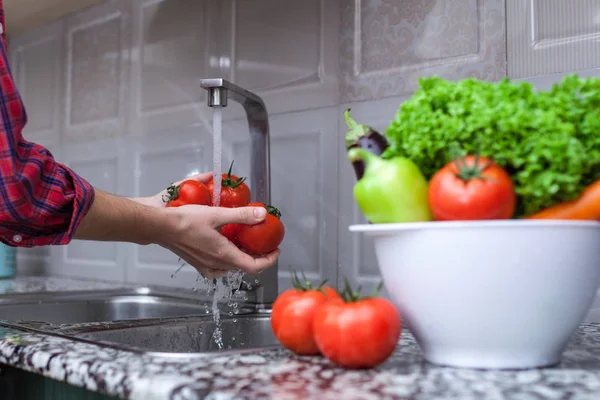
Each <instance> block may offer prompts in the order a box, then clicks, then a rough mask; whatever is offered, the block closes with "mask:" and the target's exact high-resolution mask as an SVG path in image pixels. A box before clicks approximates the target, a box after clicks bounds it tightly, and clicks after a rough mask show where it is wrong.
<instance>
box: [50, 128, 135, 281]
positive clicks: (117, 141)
mask: <svg viewBox="0 0 600 400" xmlns="http://www.w3.org/2000/svg"><path fill="white" fill-rule="evenodd" d="M91 146H92V145H90V144H89V143H75V144H68V145H65V146H63V149H62V154H61V161H62V162H63V163H64V164H65V165H67V166H68V167H69V168H71V169H73V170H74V171H76V172H77V173H78V174H79V175H80V176H81V177H83V178H84V179H86V180H87V181H88V182H90V183H91V184H92V185H93V186H94V187H95V188H97V189H100V190H103V191H106V192H108V193H115V194H120V195H131V193H129V192H128V188H129V187H131V184H132V182H131V179H130V175H128V174H126V173H123V172H124V171H126V166H124V165H123V160H125V159H126V158H127V152H128V149H127V147H126V144H125V143H124V139H123V138H112V139H106V140H103V141H96V142H94V143H93V151H90V149H91ZM126 251H127V245H126V244H123V243H115V242H95V241H81V240H74V241H72V242H71V243H70V244H68V245H67V246H55V247H52V248H51V261H52V262H51V264H50V265H49V266H48V269H49V270H50V272H52V273H56V274H61V275H69V276H77V277H85V278H96V279H103V280H111V281H119V282H123V281H124V280H125V267H124V266H125V264H126V261H127V256H126Z"/></svg>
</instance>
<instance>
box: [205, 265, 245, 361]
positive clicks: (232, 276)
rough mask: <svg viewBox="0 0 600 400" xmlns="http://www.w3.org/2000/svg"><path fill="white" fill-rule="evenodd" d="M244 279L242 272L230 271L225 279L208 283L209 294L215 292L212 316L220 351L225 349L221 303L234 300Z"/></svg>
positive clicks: (214, 333) (215, 337)
mask: <svg viewBox="0 0 600 400" xmlns="http://www.w3.org/2000/svg"><path fill="white" fill-rule="evenodd" d="M243 277H244V273H243V272H242V271H228V272H227V275H226V276H225V278H221V279H213V280H212V281H210V282H209V283H208V293H209V294H210V292H211V291H214V293H213V302H212V314H213V320H214V322H215V330H214V332H213V336H212V339H213V340H214V341H215V343H216V344H217V347H219V349H220V350H222V349H223V332H222V330H221V310H220V309H219V301H220V300H224V299H230V298H232V297H233V291H234V289H237V288H239V287H240V285H241V284H242V279H243ZM236 309H237V304H236Z"/></svg>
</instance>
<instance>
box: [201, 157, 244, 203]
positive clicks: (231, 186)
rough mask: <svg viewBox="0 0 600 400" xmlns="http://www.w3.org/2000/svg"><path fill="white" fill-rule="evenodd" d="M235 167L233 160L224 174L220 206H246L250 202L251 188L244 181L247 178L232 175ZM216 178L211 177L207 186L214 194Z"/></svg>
mask: <svg viewBox="0 0 600 400" xmlns="http://www.w3.org/2000/svg"><path fill="white" fill-rule="evenodd" d="M232 168H233V162H232V163H231V166H230V167H229V171H228V172H227V173H226V174H223V175H222V177H223V179H222V180H221V196H220V200H219V207H227V208H236V207H245V206H247V205H248V203H250V198H251V197H252V194H251V193H250V188H249V187H248V185H246V184H245V183H244V181H245V180H246V178H238V177H237V176H235V175H231V170H232ZM214 185H215V182H214V179H213V178H211V179H210V180H209V181H208V183H207V185H206V186H207V187H208V190H210V193H211V195H212V194H214Z"/></svg>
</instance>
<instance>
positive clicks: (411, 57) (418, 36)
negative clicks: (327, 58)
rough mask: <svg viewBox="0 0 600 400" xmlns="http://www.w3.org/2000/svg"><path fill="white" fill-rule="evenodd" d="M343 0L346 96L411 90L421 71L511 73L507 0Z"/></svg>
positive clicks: (350, 98)
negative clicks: (509, 71)
mask: <svg viewBox="0 0 600 400" xmlns="http://www.w3.org/2000/svg"><path fill="white" fill-rule="evenodd" d="M342 4H343V5H342V13H341V15H342V19H341V37H340V66H341V78H342V80H343V84H342V89H341V90H342V101H361V100H373V99H378V98H383V97H390V96H398V95H405V94H409V93H411V92H412V91H413V90H414V89H415V88H416V87H417V82H418V78H419V77H421V76H428V75H440V76H442V77H446V78H450V79H458V78H463V77H477V78H480V79H486V80H498V79H500V78H502V77H504V76H505V75H506V49H505V32H504V26H505V24H504V15H505V14H504V1H503V0H452V1H445V0H426V1H422V0H405V1H395V0H344V1H343V2H342Z"/></svg>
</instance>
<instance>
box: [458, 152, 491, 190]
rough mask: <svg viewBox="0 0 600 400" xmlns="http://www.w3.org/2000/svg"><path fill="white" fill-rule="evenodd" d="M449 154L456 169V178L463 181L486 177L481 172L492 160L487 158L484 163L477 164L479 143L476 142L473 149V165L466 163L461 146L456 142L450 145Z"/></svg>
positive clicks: (479, 155) (479, 153) (479, 154)
mask: <svg viewBox="0 0 600 400" xmlns="http://www.w3.org/2000/svg"><path fill="white" fill-rule="evenodd" d="M450 156H451V157H452V159H453V162H454V166H455V167H456V169H457V170H458V173H457V174H455V176H456V177H457V178H458V179H460V180H462V181H463V182H465V183H467V182H468V181H470V180H472V179H483V180H485V179H487V178H486V177H485V176H484V175H483V174H482V173H483V172H484V171H485V170H486V169H488V168H489V167H490V166H491V165H492V163H493V161H492V160H488V161H487V162H486V163H485V164H484V165H482V166H479V160H480V157H481V145H480V144H477V150H476V151H475V162H474V163H473V165H468V164H467V161H466V159H465V156H464V155H463V151H462V148H461V147H460V145H459V144H458V143H456V142H455V143H452V145H450Z"/></svg>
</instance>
